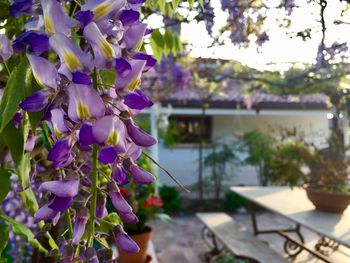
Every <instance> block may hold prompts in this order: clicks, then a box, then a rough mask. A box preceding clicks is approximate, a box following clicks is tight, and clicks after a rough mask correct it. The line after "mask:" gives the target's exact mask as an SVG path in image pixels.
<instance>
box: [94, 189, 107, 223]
mask: <svg viewBox="0 0 350 263" xmlns="http://www.w3.org/2000/svg"><path fill="white" fill-rule="evenodd" d="M107 215H108V211H107V209H106V195H105V194H103V193H99V194H98V195H97V200H96V217H98V218H104V217H106V216H107Z"/></svg>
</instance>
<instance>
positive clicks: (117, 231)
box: [113, 225, 140, 253]
mask: <svg viewBox="0 0 350 263" xmlns="http://www.w3.org/2000/svg"><path fill="white" fill-rule="evenodd" d="M113 233H114V235H115V239H116V242H117V244H116V245H117V247H118V248H119V249H120V250H121V251H123V252H126V253H137V252H138V251H139V250H140V248H139V246H138V245H137V244H136V243H135V241H134V240H132V239H131V238H130V237H129V236H128V235H127V234H126V233H125V231H124V230H123V228H122V227H121V226H120V225H118V226H116V227H115V228H114V229H113Z"/></svg>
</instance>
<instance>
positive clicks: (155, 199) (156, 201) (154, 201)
mask: <svg viewBox="0 0 350 263" xmlns="http://www.w3.org/2000/svg"><path fill="white" fill-rule="evenodd" d="M144 206H145V207H162V206H163V200H162V198H161V197H160V196H159V195H151V196H150V197H148V199H147V200H146V201H145V203H144Z"/></svg>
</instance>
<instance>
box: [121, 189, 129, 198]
mask: <svg viewBox="0 0 350 263" xmlns="http://www.w3.org/2000/svg"><path fill="white" fill-rule="evenodd" d="M119 190H120V194H121V195H122V196H123V197H124V199H128V198H129V195H130V194H129V192H128V190H126V189H125V188H123V187H120V188H119Z"/></svg>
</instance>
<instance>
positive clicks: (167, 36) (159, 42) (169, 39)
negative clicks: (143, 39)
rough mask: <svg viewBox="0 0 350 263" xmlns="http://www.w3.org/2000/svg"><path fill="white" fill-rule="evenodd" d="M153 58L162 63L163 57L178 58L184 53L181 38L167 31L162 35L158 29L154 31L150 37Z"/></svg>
mask: <svg viewBox="0 0 350 263" xmlns="http://www.w3.org/2000/svg"><path fill="white" fill-rule="evenodd" d="M150 44H151V47H152V50H153V56H154V57H155V58H156V59H157V60H158V61H160V60H161V59H162V57H163V56H168V55H173V56H176V55H177V54H180V53H181V52H182V51H183V47H182V43H181V40H180V36H178V35H177V34H175V33H172V32H171V31H170V30H169V29H166V30H165V32H164V34H162V33H161V32H160V31H159V30H158V29H155V30H153V32H152V35H151V37H150Z"/></svg>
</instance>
